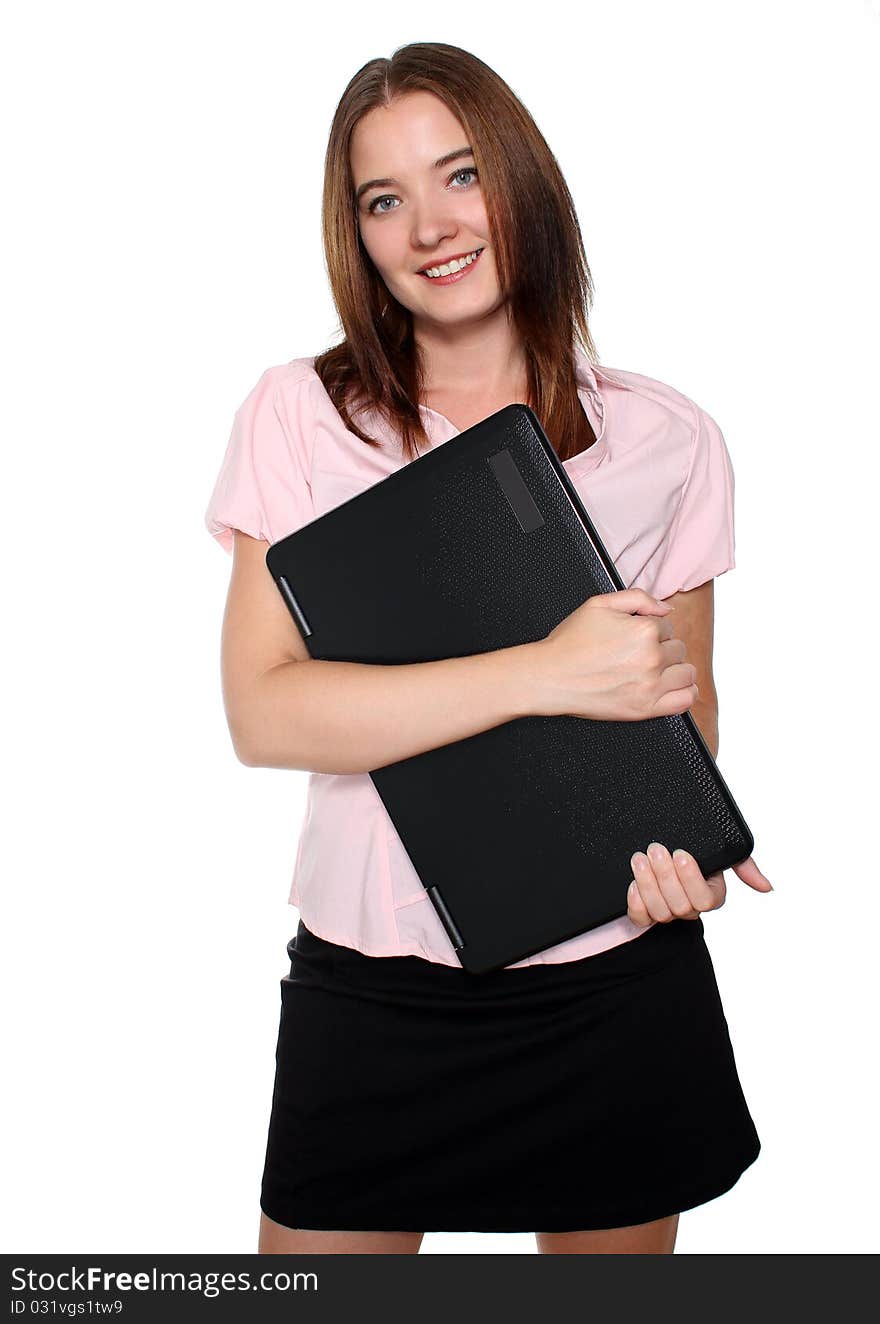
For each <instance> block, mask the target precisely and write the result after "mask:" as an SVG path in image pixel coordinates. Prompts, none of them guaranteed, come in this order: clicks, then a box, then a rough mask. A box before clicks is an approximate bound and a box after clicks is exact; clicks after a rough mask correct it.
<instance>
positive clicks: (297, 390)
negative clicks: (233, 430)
mask: <svg viewBox="0 0 880 1324" xmlns="http://www.w3.org/2000/svg"><path fill="white" fill-rule="evenodd" d="M314 362H315V360H314V357H304V358H296V359H290V360H288V362H286V363H273V364H270V365H269V366H268V367H267V368H264V369H263V371H262V372H261V373H260V375H259V377H258V378H257V380H256V382H254V384H253V385H252V386H251V388H250V390H249V391H248V392H247V395H246V396H245V398H244V400H243V401H242V403H241V404H240V405H239V407H238V409H237V410H236V418H237V420H238V422H239V423H240V424H243V425H245V426H246V427H247V429H248V431H250V432H251V434H252V435H253V436H254V438H255V439H257V440H258V441H261V442H262V447H263V449H264V450H269V449H271V448H272V446H273V445H283V444H285V443H286V445H287V446H288V447H293V448H295V449H296V450H298V451H299V452H301V453H302V454H303V455H304V456H310V454H311V447H312V443H313V437H314V427H315V423H316V422H317V419H318V416H319V415H320V413H321V411H322V409H324V408H325V407H326V405H325V402H326V404H330V403H331V402H330V399H329V396H328V395H327V393H326V391H325V390H324V386H323V383H322V382H321V379H320V377H319V376H318V374H317V373H316V372H315V367H314Z"/></svg>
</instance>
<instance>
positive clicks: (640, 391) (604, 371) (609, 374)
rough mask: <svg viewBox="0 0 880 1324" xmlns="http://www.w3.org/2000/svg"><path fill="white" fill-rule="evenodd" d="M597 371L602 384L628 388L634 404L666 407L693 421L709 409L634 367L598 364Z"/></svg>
mask: <svg viewBox="0 0 880 1324" xmlns="http://www.w3.org/2000/svg"><path fill="white" fill-rule="evenodd" d="M594 371H595V374H596V379H597V381H598V382H599V385H600V387H601V386H602V385H603V384H605V385H606V386H607V389H609V390H610V391H618V392H626V393H627V394H628V395H629V396H631V397H632V400H633V403H634V404H636V405H642V406H644V407H645V408H647V409H654V410H656V411H660V412H663V411H665V412H666V413H669V414H671V415H672V416H674V417H676V418H680V419H682V421H683V422H685V423H688V424H690V425H694V424H696V422H697V420H698V415H699V414H701V413H703V412H705V411H703V410H702V409H701V408H700V406H699V405H698V404H697V403H696V401H695V400H692V399H691V397H690V396H689V395H685V393H684V391H680V390H678V389H677V388H676V387H674V386H671V385H670V384H669V383H668V382H664V381H660V380H659V378H657V377H649V376H647V375H646V374H645V373H643V372H633V371H632V370H631V369H624V368H608V367H605V365H604V364H601V365H600V364H597V365H595V367H594Z"/></svg>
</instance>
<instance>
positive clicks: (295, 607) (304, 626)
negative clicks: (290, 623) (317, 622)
mask: <svg viewBox="0 0 880 1324" xmlns="http://www.w3.org/2000/svg"><path fill="white" fill-rule="evenodd" d="M278 587H279V588H280V589H281V592H282V593H283V594H284V601H285V602H286V603H287V605H288V607H289V608H290V610H291V611H292V612H293V615H294V618H295V620H296V623H297V625H298V626H299V628H300V629H301V630H302V632H303V634H304V635H306V637H308V636H309V635H310V634H311V633H312V627H311V626H310V625H309V623H308V621H307V620H306V615H305V612H304V611H303V609H302V607H301V606H300V605H299V603H298V602H297V600H296V598H295V597H294V593H293V589H292V588H291V587H290V585H289V584H288V582H287V580H286V579H285V578H284V576H283V575H279V576H278Z"/></svg>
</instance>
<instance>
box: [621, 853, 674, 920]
mask: <svg viewBox="0 0 880 1324" xmlns="http://www.w3.org/2000/svg"><path fill="white" fill-rule="evenodd" d="M630 864H631V865H632V870H633V874H634V876H635V881H636V885H637V886H638V889H639V894H640V896H641V898H642V901H643V902H644V903H645V909H646V910H647V912H648V914H649V915H650V916H651V919H653V920H657V921H658V923H660V924H668V923H669V921H670V920H671V919H675V916H674V915H673V913H672V911H671V910H670V909H669V906H668V905H667V903H666V899H665V897H664V896H663V893H662V892H661V891H660V888H659V885H658V883H657V878H656V876H655V874H654V869H653V866H652V864H651V861H650V860H649V859H648V857H647V855H644V854H643V853H642V852H641V851H636V853H635V855H633V857H632V859H631V860H630Z"/></svg>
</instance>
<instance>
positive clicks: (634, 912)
mask: <svg viewBox="0 0 880 1324" xmlns="http://www.w3.org/2000/svg"><path fill="white" fill-rule="evenodd" d="M626 900H627V908H626V913H627V914H628V915H629V917H630V919H631V920H632V921H633V923H634V924H641V925H642V926H643V927H644V926H646V925H648V924H651V923H653V921H652V919H651V916H650V915H649V914H648V911H647V907H646V906H645V903H644V901H643V900H642V898H641V895H640V893H639V885H638V883H637V882H636V880H635V879H633V880H632V882H631V883H630V885H629V891H628V892H627V894H626Z"/></svg>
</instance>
